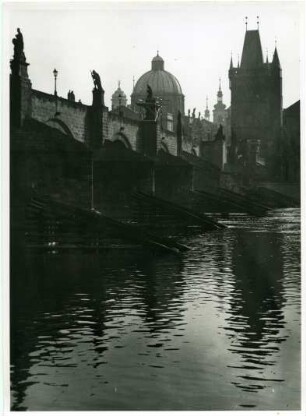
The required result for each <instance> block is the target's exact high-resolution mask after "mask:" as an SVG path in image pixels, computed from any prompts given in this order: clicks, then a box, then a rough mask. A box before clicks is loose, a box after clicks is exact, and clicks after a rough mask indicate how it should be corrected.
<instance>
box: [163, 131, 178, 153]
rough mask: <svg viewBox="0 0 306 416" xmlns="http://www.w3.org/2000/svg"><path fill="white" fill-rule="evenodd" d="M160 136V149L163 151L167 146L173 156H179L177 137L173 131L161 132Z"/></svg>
mask: <svg viewBox="0 0 306 416" xmlns="http://www.w3.org/2000/svg"><path fill="white" fill-rule="evenodd" d="M160 135H161V143H160V148H162V149H163V146H165V147H166V148H167V149H168V151H169V153H170V154H171V155H173V156H177V137H176V134H175V133H173V132H171V131H167V130H161V132H160ZM163 150H165V149H163Z"/></svg>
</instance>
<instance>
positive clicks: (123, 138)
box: [112, 131, 133, 150]
mask: <svg viewBox="0 0 306 416" xmlns="http://www.w3.org/2000/svg"><path fill="white" fill-rule="evenodd" d="M112 142H114V143H115V142H121V143H123V144H124V146H125V147H126V148H127V149H129V150H133V149H132V145H131V143H130V141H129V139H128V137H127V136H126V135H125V134H124V133H122V132H121V131H120V132H117V133H115V134H114V136H113V140H112Z"/></svg>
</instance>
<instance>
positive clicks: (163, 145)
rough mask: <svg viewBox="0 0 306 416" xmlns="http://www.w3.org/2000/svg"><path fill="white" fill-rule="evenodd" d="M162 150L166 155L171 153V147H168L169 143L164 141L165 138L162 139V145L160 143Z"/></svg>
mask: <svg viewBox="0 0 306 416" xmlns="http://www.w3.org/2000/svg"><path fill="white" fill-rule="evenodd" d="M160 150H162V151H163V152H165V153H170V150H169V147H168V145H167V143H166V142H165V141H164V140H163V138H162V140H161V143H160Z"/></svg>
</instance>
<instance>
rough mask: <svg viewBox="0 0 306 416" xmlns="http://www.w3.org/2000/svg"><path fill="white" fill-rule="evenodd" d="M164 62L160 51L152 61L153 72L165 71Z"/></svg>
mask: <svg viewBox="0 0 306 416" xmlns="http://www.w3.org/2000/svg"><path fill="white" fill-rule="evenodd" d="M164 63H165V62H164V60H163V58H162V57H161V56H159V54H158V51H157V55H156V56H154V58H153V59H152V71H164Z"/></svg>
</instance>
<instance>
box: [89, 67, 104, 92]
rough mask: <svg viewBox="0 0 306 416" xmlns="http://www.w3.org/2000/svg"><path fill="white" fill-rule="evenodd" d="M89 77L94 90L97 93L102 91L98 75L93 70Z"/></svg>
mask: <svg viewBox="0 0 306 416" xmlns="http://www.w3.org/2000/svg"><path fill="white" fill-rule="evenodd" d="M91 76H92V79H93V82H94V89H95V90H98V91H102V85H101V78H100V75H99V74H98V73H97V72H96V71H95V70H93V71H91Z"/></svg>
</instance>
